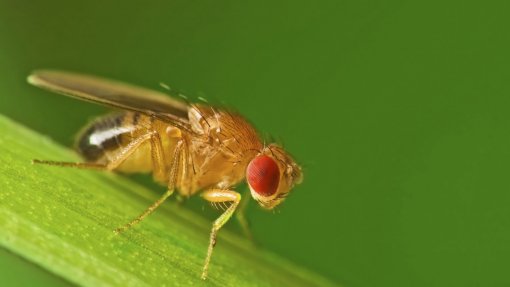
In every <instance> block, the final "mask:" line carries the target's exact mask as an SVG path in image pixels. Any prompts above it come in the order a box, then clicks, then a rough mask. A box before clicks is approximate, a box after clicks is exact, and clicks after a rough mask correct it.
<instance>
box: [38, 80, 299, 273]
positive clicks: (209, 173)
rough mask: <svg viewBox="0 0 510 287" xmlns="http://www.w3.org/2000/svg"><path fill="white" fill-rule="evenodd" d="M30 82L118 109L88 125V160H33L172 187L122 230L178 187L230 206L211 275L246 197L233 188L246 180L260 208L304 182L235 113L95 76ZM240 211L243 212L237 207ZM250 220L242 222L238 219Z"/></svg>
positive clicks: (81, 140) (83, 143)
mask: <svg viewBox="0 0 510 287" xmlns="http://www.w3.org/2000/svg"><path fill="white" fill-rule="evenodd" d="M28 82H29V83H30V84H32V85H35V86H38V87H41V88H44V89H47V90H50V91H53V92H56V93H58V94H63V95H66V96H70V97H74V98H78V99H81V100H84V101H89V102H94V103H98V104H103V105H106V106H109V107H112V108H116V109H119V110H120V112H117V113H114V114H110V115H106V116H104V117H100V118H98V119H96V120H95V121H93V122H92V123H90V124H89V125H88V126H86V127H85V128H84V129H83V130H82V132H81V134H80V135H79V136H78V138H77V141H76V149H77V151H78V153H79V154H80V155H81V156H82V157H83V158H84V162H59V161H48V160H34V163H40V164H49V165H57V166H68V167H76V168H90V169H99V170H108V171H119V172H125V173H130V172H152V175H153V178H154V180H155V181H156V182H158V183H161V184H163V185H166V186H167V191H166V192H165V193H164V194H163V196H161V198H159V199H158V200H156V201H155V202H154V203H153V204H152V205H151V206H149V207H148V208H147V209H146V210H145V211H143V212H142V213H141V214H140V215H139V216H137V217H135V218H134V219H133V220H132V221H131V222H129V223H127V224H125V225H124V226H122V227H120V228H117V229H116V230H115V232H116V233H117V234H118V233H121V232H123V231H125V230H127V229H129V228H130V227H132V226H133V225H135V224H137V223H139V222H140V221H142V220H143V219H144V218H145V217H146V216H148V215H149V214H151V213H152V212H153V211H154V210H155V209H156V208H157V207H158V206H160V205H161V204H162V203H163V202H164V201H165V200H166V199H167V198H168V197H169V196H171V195H172V194H173V193H174V191H175V190H177V191H178V192H179V194H181V195H182V196H184V197H189V196H191V195H194V194H197V193H200V194H201V196H202V198H203V199H205V200H206V201H208V202H210V203H212V204H223V205H225V206H226V208H225V209H224V212H223V213H222V214H221V215H220V216H219V217H218V218H217V219H216V220H215V221H214V222H213V224H212V229H211V233H210V238H209V246H208V248H207V254H206V257H205V263H204V266H203V270H202V276H201V278H202V279H206V277H207V271H208V268H209V262H210V260H211V255H212V251H213V248H214V246H215V244H216V236H217V233H218V231H219V230H220V229H221V227H222V226H223V225H224V224H225V223H226V222H227V221H228V220H229V219H230V218H231V217H232V215H233V214H234V212H235V211H236V209H237V208H238V206H239V205H240V204H239V203H240V202H241V195H240V194H239V193H238V192H236V191H234V187H235V186H236V185H237V184H238V183H240V182H241V181H243V180H244V179H246V181H247V182H248V186H249V188H250V193H251V196H252V197H253V199H255V200H256V201H257V202H258V203H259V204H260V205H261V206H262V207H263V208H265V209H272V208H274V207H275V206H277V205H278V204H280V203H281V202H282V201H283V200H284V199H285V197H286V196H287V195H288V194H289V192H290V191H291V190H292V188H293V187H294V186H295V185H296V184H299V183H300V182H301V180H302V177H303V175H302V171H301V168H300V166H299V165H298V164H297V163H296V162H295V161H294V160H293V159H292V157H291V156H290V155H289V154H288V153H287V152H285V151H284V149H283V148H282V147H281V146H279V145H277V144H269V145H266V144H264V143H263V142H262V140H261V139H260V137H259V135H258V134H257V132H256V130H255V129H254V128H253V127H252V126H251V125H250V124H249V123H248V122H247V121H246V120H245V119H244V118H243V117H242V116H241V115H239V114H238V113H235V112H232V111H230V110H228V109H221V108H217V107H213V106H211V105H206V104H193V103H185V102H183V101H180V100H176V99H172V98H170V97H168V96H167V95H166V94H164V93H161V92H158V91H153V90H149V89H145V88H141V87H137V86H133V85H129V84H125V83H121V82H116V81H112V80H106V79H102V78H98V77H94V76H88V75H82V74H76V73H70V72H62V71H51V70H41V71H35V72H34V73H32V74H31V75H30V76H29V77H28ZM239 212H242V211H239ZM243 223H244V224H246V221H241V224H243Z"/></svg>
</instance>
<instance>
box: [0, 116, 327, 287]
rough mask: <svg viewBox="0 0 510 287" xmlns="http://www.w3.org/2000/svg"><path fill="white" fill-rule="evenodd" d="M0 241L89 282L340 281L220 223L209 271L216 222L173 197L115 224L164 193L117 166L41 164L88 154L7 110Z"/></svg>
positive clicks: (1, 142)
mask: <svg viewBox="0 0 510 287" xmlns="http://www.w3.org/2000/svg"><path fill="white" fill-rule="evenodd" d="M0 130H1V131H2V133H1V135H0V147H1V151H2V152H1V153H0V162H1V163H2V164H1V165H0V182H1V183H2V189H1V191H0V230H1V231H0V245H1V246H3V247H5V248H7V249H9V250H11V251H13V252H15V253H17V254H20V255H21V256H23V257H25V258H27V259H28V260H30V261H32V262H34V263H36V264H38V265H40V266H41V267H43V268H44V269H46V270H48V271H50V272H53V273H55V274H57V275H59V276H61V277H63V278H65V279H67V280H69V281H71V282H74V283H77V284H79V285H85V286H154V285H156V286H191V285H210V286H216V285H218V286H313V285H317V286H332V285H334V283H332V282H330V281H328V280H327V279H325V278H323V277H321V276H319V275H317V274H314V273H312V272H310V271H308V270H305V269H303V268H301V267H299V266H296V265H294V264H292V263H290V262H288V261H286V260H285V259H282V258H279V257H277V256H275V255H273V254H271V253H269V252H267V251H264V250H261V249H256V248H254V247H252V246H251V244H250V243H249V242H248V241H247V240H246V239H244V238H241V237H239V236H237V235H235V234H232V233H230V232H228V231H227V230H222V231H220V236H219V238H218V244H217V246H216V248H215V251H214V254H213V258H212V262H211V265H210V271H209V278H208V279H207V281H205V282H204V281H202V280H201V279H200V273H201V270H202V264H203V260H204V257H205V253H206V247H207V240H208V238H209V236H208V235H209V228H210V222H207V221H205V220H204V219H203V218H202V217H200V216H198V215H197V214H194V213H193V212H191V211H189V210H186V209H185V208H183V207H180V206H178V205H177V204H174V203H167V204H165V205H164V206H163V207H161V208H160V209H158V210H157V211H156V212H155V214H153V215H151V216H150V217H149V218H147V219H146V220H144V222H142V223H141V224H139V225H138V226H136V227H135V228H132V229H130V230H128V231H127V232H125V233H123V234H121V235H115V234H114V233H113V230H114V229H115V228H116V227H118V226H120V225H122V224H123V223H125V222H127V221H128V220H130V219H131V218H132V217H134V216H136V215H138V214H139V213H140V212H141V211H143V210H144V209H145V208H146V207H147V206H148V205H149V204H150V203H151V202H152V201H154V200H155V199H156V197H157V195H156V194H155V193H154V192H151V191H149V190H147V189H146V188H144V187H142V186H140V185H138V184H136V183H133V182H132V181H130V180H129V179H127V178H124V177H122V176H118V175H115V174H109V173H103V172H96V171H87V170H78V169H72V168H60V167H53V166H44V165H32V164H31V160H32V159H35V158H37V159H52V160H67V161H78V160H79V159H78V158H77V157H76V156H75V155H73V154H72V153H71V152H69V151H68V150H66V149H64V148H62V147H60V146H58V145H56V144H54V143H53V142H51V141H50V140H48V139H46V138H44V137H42V136H40V135H38V134H36V133H34V132H31V131H29V130H28V129H26V128H24V127H22V126H20V125H18V124H16V123H14V122H12V121H10V120H9V119H6V118H4V117H1V116H0Z"/></svg>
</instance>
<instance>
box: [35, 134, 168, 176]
mask: <svg viewBox="0 0 510 287" xmlns="http://www.w3.org/2000/svg"><path fill="white" fill-rule="evenodd" d="M156 134H157V133H156V132H152V133H147V134H144V135H142V136H140V137H138V138H136V139H135V140H133V141H131V142H130V143H129V144H128V145H127V146H126V147H124V148H123V149H122V150H121V151H120V152H119V153H118V154H117V156H115V158H113V159H111V160H109V161H108V163H106V164H101V163H95V162H64V161H52V160H38V159H34V160H33V161H32V163H36V164H47V165H55V166H66V167H76V168H83V169H99V170H114V169H116V168H117V167H119V166H120V165H121V164H122V163H123V162H124V161H125V160H126V159H127V158H128V157H129V156H130V155H132V154H133V152H135V151H136V149H137V148H138V147H139V146H140V145H142V144H143V143H145V142H146V141H148V140H150V139H152V138H154V137H156ZM157 138H158V139H159V135H158V136H157ZM160 145H161V140H160ZM160 150H162V149H161V148H160Z"/></svg>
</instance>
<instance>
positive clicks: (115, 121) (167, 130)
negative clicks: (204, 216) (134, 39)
mask: <svg viewBox="0 0 510 287" xmlns="http://www.w3.org/2000/svg"><path fill="white" fill-rule="evenodd" d="M189 119H190V124H191V126H192V127H193V131H194V132H196V134H195V135H194V136H193V137H192V136H189V135H188V134H187V133H186V132H183V131H181V130H180V129H179V128H177V127H174V126H172V125H171V124H168V123H166V122H163V121H161V120H158V119H156V118H154V117H150V116H146V115H143V114H140V113H136V112H124V113H116V114H111V115H107V116H105V117H101V118H98V119H97V120H95V121H93V122H92V123H91V124H90V125H89V126H87V127H85V129H84V130H83V131H82V132H81V134H80V135H79V137H78V139H77V143H76V149H77V150H78V152H79V153H80V154H81V155H82V156H83V157H84V158H85V160H87V161H88V162H93V163H97V164H107V163H109V162H112V161H114V160H115V159H117V158H119V157H121V156H122V153H123V152H124V150H125V149H126V147H128V146H129V145H130V144H132V143H133V142H135V141H136V140H137V139H139V138H142V137H144V136H146V135H148V134H151V133H157V135H158V137H159V139H160V141H161V147H162V155H163V156H162V157H163V158H162V162H163V163H164V168H165V169H166V170H170V168H171V164H172V162H173V161H174V160H178V164H179V167H180V168H179V169H178V173H177V178H176V181H175V188H176V189H177V191H178V192H179V193H180V194H181V195H184V196H191V195H193V194H195V193H197V192H198V191H200V190H204V189H207V188H219V189H228V188H229V187H232V186H234V185H235V184H237V183H239V182H240V181H242V180H243V179H244V177H245V170H246V166H247V165H248V163H249V161H250V160H251V159H252V158H253V157H254V155H255V154H257V153H258V152H259V151H260V150H261V148H262V144H261V142H260V140H259V139H258V136H257V133H256V131H255V130H254V129H253V128H252V127H251V126H250V125H249V124H248V123H247V122H246V121H245V120H244V119H243V118H242V117H240V116H239V115H234V114H231V113H228V112H224V111H219V110H216V109H214V110H213V109H212V108H211V107H199V106H193V107H192V108H190V110H189ZM197 135H198V136H197ZM247 139H248V140H247ZM179 141H182V145H183V147H182V150H183V151H184V152H183V153H182V154H181V157H180V158H179V159H175V156H176V148H177V145H178V143H179ZM115 170H116V171H120V172H125V173H134V172H140V173H147V172H153V177H154V180H155V181H157V182H159V183H161V184H164V185H166V184H167V183H168V182H169V180H170V178H169V177H170V174H169V173H168V172H167V173H162V172H159V171H160V168H158V167H156V166H155V164H154V163H153V160H152V150H151V143H150V141H149V140H147V141H144V142H143V143H141V144H140V145H139V146H138V147H137V149H136V150H134V151H133V152H132V154H130V156H129V157H126V159H125V160H123V161H122V162H121V163H119V165H118V166H117V167H116V168H115Z"/></svg>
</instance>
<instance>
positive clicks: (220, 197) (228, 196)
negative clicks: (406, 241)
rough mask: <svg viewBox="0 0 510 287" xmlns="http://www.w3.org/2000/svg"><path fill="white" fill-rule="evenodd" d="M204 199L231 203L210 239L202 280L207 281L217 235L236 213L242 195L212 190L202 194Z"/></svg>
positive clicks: (212, 201)
mask: <svg viewBox="0 0 510 287" xmlns="http://www.w3.org/2000/svg"><path fill="white" fill-rule="evenodd" d="M202 198H204V199H205V200H207V201H209V202H211V203H216V202H231V204H230V206H229V207H228V208H227V209H226V210H225V212H223V214H222V215H221V216H220V217H218V219H216V220H215V221H214V223H213V226H212V230H211V237H210V239H209V247H208V248H207V257H206V258H205V263H204V269H203V271H202V279H203V280H205V279H206V278H207V270H208V269H209V262H210V261H211V255H212V251H213V248H214V245H216V235H217V234H218V231H219V230H220V228H221V227H222V226H223V225H225V223H227V221H228V220H229V219H230V217H232V214H234V211H235V210H236V208H237V206H238V205H239V202H240V201H241V195H240V194H239V193H237V192H235V191H233V190H223V189H210V190H207V191H205V192H203V193H202Z"/></svg>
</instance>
